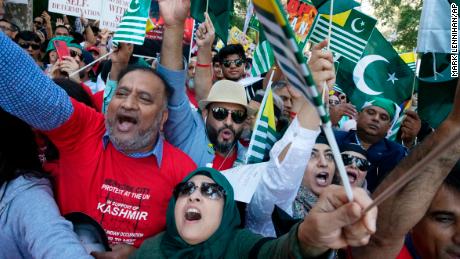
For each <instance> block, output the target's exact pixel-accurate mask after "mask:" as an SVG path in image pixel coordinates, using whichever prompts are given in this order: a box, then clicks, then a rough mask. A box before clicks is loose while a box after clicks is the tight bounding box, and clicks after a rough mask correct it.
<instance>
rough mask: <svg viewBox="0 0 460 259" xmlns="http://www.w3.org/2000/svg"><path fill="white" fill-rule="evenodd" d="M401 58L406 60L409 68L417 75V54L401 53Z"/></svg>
mask: <svg viewBox="0 0 460 259" xmlns="http://www.w3.org/2000/svg"><path fill="white" fill-rule="evenodd" d="M399 56H400V57H401V58H402V60H404V62H405V63H406V64H407V65H408V66H409V68H410V69H411V70H412V71H413V72H414V73H415V70H416V69H417V67H416V65H417V54H416V53H415V52H406V53H401V54H399Z"/></svg>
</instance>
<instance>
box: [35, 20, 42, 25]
mask: <svg viewBox="0 0 460 259" xmlns="http://www.w3.org/2000/svg"><path fill="white" fill-rule="evenodd" d="M34 24H38V25H42V22H40V21H34Z"/></svg>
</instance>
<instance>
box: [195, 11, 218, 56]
mask: <svg viewBox="0 0 460 259" xmlns="http://www.w3.org/2000/svg"><path fill="white" fill-rule="evenodd" d="M204 15H205V18H206V20H205V22H204V23H202V24H200V26H199V27H198V30H197V31H196V44H197V45H198V47H199V48H212V44H213V42H214V38H215V30H214V25H213V24H212V21H211V18H209V15H208V14H207V13H205V14H204Z"/></svg>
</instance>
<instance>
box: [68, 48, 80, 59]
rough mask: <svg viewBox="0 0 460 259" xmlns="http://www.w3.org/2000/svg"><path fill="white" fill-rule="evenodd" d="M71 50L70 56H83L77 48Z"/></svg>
mask: <svg viewBox="0 0 460 259" xmlns="http://www.w3.org/2000/svg"><path fill="white" fill-rule="evenodd" d="M69 52H70V56H71V57H72V58H75V57H77V56H78V57H79V58H80V59H81V57H82V55H81V54H80V53H78V52H76V51H75V50H70V51H69Z"/></svg>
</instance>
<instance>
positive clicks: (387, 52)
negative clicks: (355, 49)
mask: <svg viewBox="0 0 460 259" xmlns="http://www.w3.org/2000/svg"><path fill="white" fill-rule="evenodd" d="M339 62H340V68H339V71H337V84H338V85H340V87H341V88H342V89H343V90H344V92H345V93H346V94H347V97H348V99H349V100H351V102H352V103H353V104H354V105H356V106H357V107H359V108H360V107H362V105H363V104H364V102H366V101H367V100H371V99H373V98H374V97H376V96H379V97H384V98H387V99H390V100H392V101H393V102H395V103H398V104H399V103H402V102H404V101H405V100H407V99H409V98H410V97H411V96H412V91H413V86H414V73H413V72H412V70H411V69H410V68H409V66H408V65H407V64H406V63H405V62H404V61H403V60H402V59H401V57H400V56H399V55H398V53H397V52H396V51H395V49H394V48H393V46H392V45H391V44H390V43H389V42H388V41H387V40H386V39H385V38H384V37H383V35H382V34H381V33H380V32H379V31H378V30H377V29H374V31H373V32H372V35H371V37H370V38H369V42H368V44H367V46H366V49H365V50H364V52H363V56H362V58H361V59H359V61H358V62H357V63H355V62H352V61H350V60H348V59H346V58H344V57H342V58H341V59H340V60H339Z"/></svg>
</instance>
